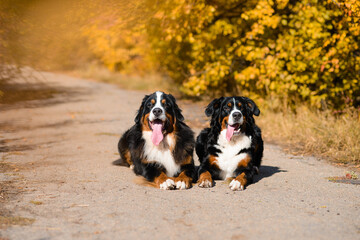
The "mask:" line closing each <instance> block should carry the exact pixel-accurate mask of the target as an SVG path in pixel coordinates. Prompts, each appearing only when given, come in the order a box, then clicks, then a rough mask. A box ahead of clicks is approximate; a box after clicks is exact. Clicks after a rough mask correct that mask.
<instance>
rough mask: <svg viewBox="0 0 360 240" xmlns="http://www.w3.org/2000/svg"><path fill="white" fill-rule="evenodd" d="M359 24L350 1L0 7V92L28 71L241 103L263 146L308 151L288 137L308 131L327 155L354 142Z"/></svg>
mask: <svg viewBox="0 0 360 240" xmlns="http://www.w3.org/2000/svg"><path fill="white" fill-rule="evenodd" d="M359 22H360V2H359V1H358V0H344V1H342V0H323V1H320V0H318V1H317V0H247V1H245V0H240V1H239V0H200V1H191V0H187V1H186V0H163V1H157V0H132V1H125V0H72V1H70V0H62V1H56V0H0V86H1V85H4V84H5V83H9V82H11V79H13V78H14V77H16V76H19V75H21V67H24V66H27V67H31V68H33V69H36V70H41V71H52V72H62V73H67V74H72V75H77V76H80V77H83V78H92V79H97V80H100V81H105V82H111V83H117V84H119V85H120V86H121V87H123V88H127V89H137V90H149V91H150V90H154V89H157V88H161V89H165V90H167V91H171V92H175V95H176V96H178V97H183V98H190V99H193V100H202V99H205V100H206V99H210V98H213V97H217V96H220V95H236V94H237V95H245V96H248V97H250V98H252V99H254V100H255V101H256V102H257V103H258V104H259V105H260V106H261V109H264V110H265V117H266V116H267V118H263V119H266V121H265V123H264V124H263V125H264V128H265V134H266V135H269V136H272V137H271V138H272V139H280V138H283V136H287V138H288V139H293V143H294V144H297V143H299V142H301V141H303V142H306V143H308V142H309V141H310V140H309V138H308V134H310V133H304V136H303V140H301V141H300V140H299V139H301V137H300V136H296V137H294V136H293V135H294V131H295V132H297V131H299V129H301V128H302V127H306V128H308V127H310V126H311V124H314V129H316V128H321V129H322V130H319V131H316V130H311V131H310V132H314V131H315V135H324V138H326V139H327V140H326V143H324V144H325V145H324V146H322V148H326V149H327V150H326V151H328V149H329V148H331V147H332V146H334V144H335V143H334V142H336V141H337V140H334V138H340V137H339V136H340V135H341V134H344V135H347V136H344V137H346V138H349V136H348V135H349V134H347V133H348V130H349V129H352V132H355V133H356V134H358V133H360V130H359V127H358V125H359V119H360V118H359V107H360V83H359V81H360V27H359ZM129 79H131V81H129ZM0 90H1V88H0ZM0 94H2V95H3V97H4V95H6V90H4V88H3V90H2V93H0ZM0 98H1V97H0ZM0 100H1V99H0ZM266 111H267V112H266ZM299 112H300V113H301V114H299ZM304 113H306V114H304ZM284 114H285V115H284ZM311 114H313V115H311ZM302 116H306V118H304V119H302V121H303V123H302V124H306V125H305V126H303V125H299V124H300V123H299V120H298V119H300V118H301V117H302ZM286 119H287V120H288V121H286ZM344 119H345V120H344ZM339 121H343V122H339ZM292 122H295V123H299V124H291V123H292ZM330 122H333V123H334V125H331V126H328V125H326V126H325V125H324V126H322V125H321V124H322V123H326V124H329V123H330ZM349 122H350V124H351V125H347V124H349ZM315 124H316V126H315ZM319 124H320V125H321V126H322V127H319ZM339 126H342V128H341V129H338V130H336V131H335V128H338V127H339ZM344 126H345V127H344ZM346 126H347V127H346ZM310 128H311V127H310ZM328 128H330V129H332V130H333V131H334V135H331V134H330V135H329V130H328ZM280 129H282V130H281V131H283V132H282V135H281V137H278V136H277V135H278V133H279V132H280ZM354 129H355V130H354ZM272 131H273V133H271V132H272ZM284 131H285V132H284ZM357 136H358V135H357ZM357 136H354V137H353V139H352V140H349V139H348V140H346V141H350V142H349V143H348V142H345V140H341V141H340V142H339V143H338V144H340V145H339V146H340V147H343V148H344V146H347V147H349V146H351V148H354V141H355V140H356V139H357ZM323 141H325V140H324V139H322V140H321V142H323ZM318 142H319V139H318V138H316V139H315V141H313V143H312V144H313V145H314V144H318ZM310 145H311V144H310ZM313 145H311V146H310V148H312V147H313ZM322 148H321V149H322ZM315 149H316V150H319V148H315ZM321 149H320V151H324V152H325V150H321ZM345 149H348V148H346V147H345ZM338 151H339V148H338V147H337V148H335V149H334V152H338ZM344 151H345V150H344ZM346 151H347V150H346ZM354 151H355V150H354ZM334 152H332V153H331V154H328V155H329V156H330V155H333V154H334ZM336 154H338V153H336ZM354 154H355V153H354V152H351V153H347V155H346V157H340V158H342V159H344V158H348V157H349V156H351V157H352V160H351V161H353V162H354V161H355V162H357V163H359V156H360V153H359V150H358V151H357V152H356V154H357V155H356V154H355V155H356V156H354ZM337 159H339V157H337ZM339 161H340V160H339Z"/></svg>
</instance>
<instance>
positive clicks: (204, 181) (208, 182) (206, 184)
mask: <svg viewBox="0 0 360 240" xmlns="http://www.w3.org/2000/svg"><path fill="white" fill-rule="evenodd" d="M198 182H199V187H201V188H210V187H212V186H213V180H212V178H211V174H210V173H209V172H203V173H202V174H200V177H199V181H198Z"/></svg>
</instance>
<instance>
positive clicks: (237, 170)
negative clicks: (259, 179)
mask: <svg viewBox="0 0 360 240" xmlns="http://www.w3.org/2000/svg"><path fill="white" fill-rule="evenodd" d="M205 114H206V116H208V117H210V116H211V123H210V128H205V129H204V130H202V131H201V133H200V134H199V136H198V137H197V140H196V154H197V155H198V157H199V161H200V167H199V171H198V174H199V180H198V182H199V186H200V187H204V188H206V187H212V186H213V180H214V179H221V180H225V179H227V178H230V179H232V181H231V182H230V185H229V187H230V188H231V190H234V191H235V190H244V188H245V187H246V185H248V184H249V183H251V182H252V181H253V175H254V174H257V173H258V169H259V167H260V163H261V158H262V156H263V150H264V146H263V140H262V138H261V131H260V128H259V127H258V126H257V125H256V124H255V120H254V117H253V115H255V116H259V114H260V110H259V109H258V107H257V106H256V104H255V103H254V102H253V101H252V100H251V99H249V98H246V97H221V98H218V99H214V100H213V101H212V102H211V103H210V104H209V105H208V106H207V108H206V109H205Z"/></svg>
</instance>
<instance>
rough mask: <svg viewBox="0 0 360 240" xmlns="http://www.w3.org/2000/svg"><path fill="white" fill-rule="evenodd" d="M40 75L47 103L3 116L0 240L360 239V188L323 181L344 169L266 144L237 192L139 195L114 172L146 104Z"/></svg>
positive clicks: (196, 116)
mask: <svg viewBox="0 0 360 240" xmlns="http://www.w3.org/2000/svg"><path fill="white" fill-rule="evenodd" d="M43 76H44V78H45V79H46V81H47V82H48V85H49V86H52V87H56V89H58V91H59V93H58V94H56V96H55V97H54V98H51V99H47V100H34V101H30V102H27V103H26V104H25V105H24V104H15V105H14V106H11V107H9V106H4V105H2V106H0V144H1V145H0V164H2V165H0V167H1V166H2V169H3V171H2V172H1V171H0V184H2V185H0V186H2V187H3V189H2V190H1V189H0V193H1V195H0V197H1V199H0V204H1V207H0V239H19V240H20V239H21V240H22V239H327V240H328V239H360V188H359V185H353V184H341V183H332V182H329V181H328V180H327V179H326V178H327V177H332V176H344V175H345V173H346V169H344V168H337V167H334V166H332V165H329V164H327V163H326V162H324V161H322V160H317V159H315V158H311V157H297V156H291V155H287V154H285V153H284V152H282V151H281V149H280V148H279V147H277V146H274V145H270V144H265V153H264V158H263V166H262V167H261V168H260V172H261V173H260V175H259V176H257V177H256V179H255V183H254V184H252V185H250V186H249V187H248V188H247V189H246V190H245V191H243V192H232V191H231V190H230V189H229V188H228V186H227V184H225V183H224V182H221V181H217V182H216V186H215V187H213V188H211V189H201V188H199V187H198V186H194V187H193V188H192V189H189V190H183V191H179V190H178V191H163V190H158V189H154V188H149V187H144V186H140V185H137V184H135V183H134V178H135V176H134V174H133V173H132V172H131V170H130V169H128V168H124V167H119V166H114V165H112V164H111V163H112V161H114V160H116V159H117V158H118V154H117V142H118V139H119V137H120V134H121V133H122V132H124V131H125V130H126V129H127V128H128V127H130V126H131V125H132V124H133V118H134V115H135V111H136V110H137V109H138V107H139V104H140V100H141V99H142V97H143V96H144V93H142V92H135V91H124V90H121V89H118V88H117V87H114V86H112V85H107V84H102V83H96V82H91V81H86V80H81V79H76V78H71V77H68V76H63V75H59V74H51V73H43ZM180 107H182V108H183V109H184V116H185V119H186V120H189V121H190V125H191V126H193V127H194V126H195V127H197V126H199V124H197V123H198V122H199V121H200V122H201V121H203V113H202V112H203V109H202V108H199V107H198V106H196V105H192V104H189V103H184V102H181V103H180ZM260 117H261V116H260ZM194 131H195V132H196V133H198V132H199V131H200V129H198V128H194ZM6 221H8V222H10V223H6Z"/></svg>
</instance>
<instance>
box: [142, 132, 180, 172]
mask: <svg viewBox="0 0 360 240" xmlns="http://www.w3.org/2000/svg"><path fill="white" fill-rule="evenodd" d="M151 134H152V132H151V131H144V132H143V138H144V139H145V146H144V157H145V158H146V159H147V161H148V162H156V163H159V164H161V165H162V166H164V167H165V169H166V174H167V175H168V176H169V177H174V176H175V175H176V174H177V173H178V172H179V171H180V166H179V165H178V164H176V163H175V159H174V157H173V155H172V153H171V150H170V149H174V146H175V141H174V138H172V137H170V136H169V135H166V137H164V139H163V140H162V141H161V143H160V144H159V145H158V146H156V145H154V144H153V143H152V141H151Z"/></svg>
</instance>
